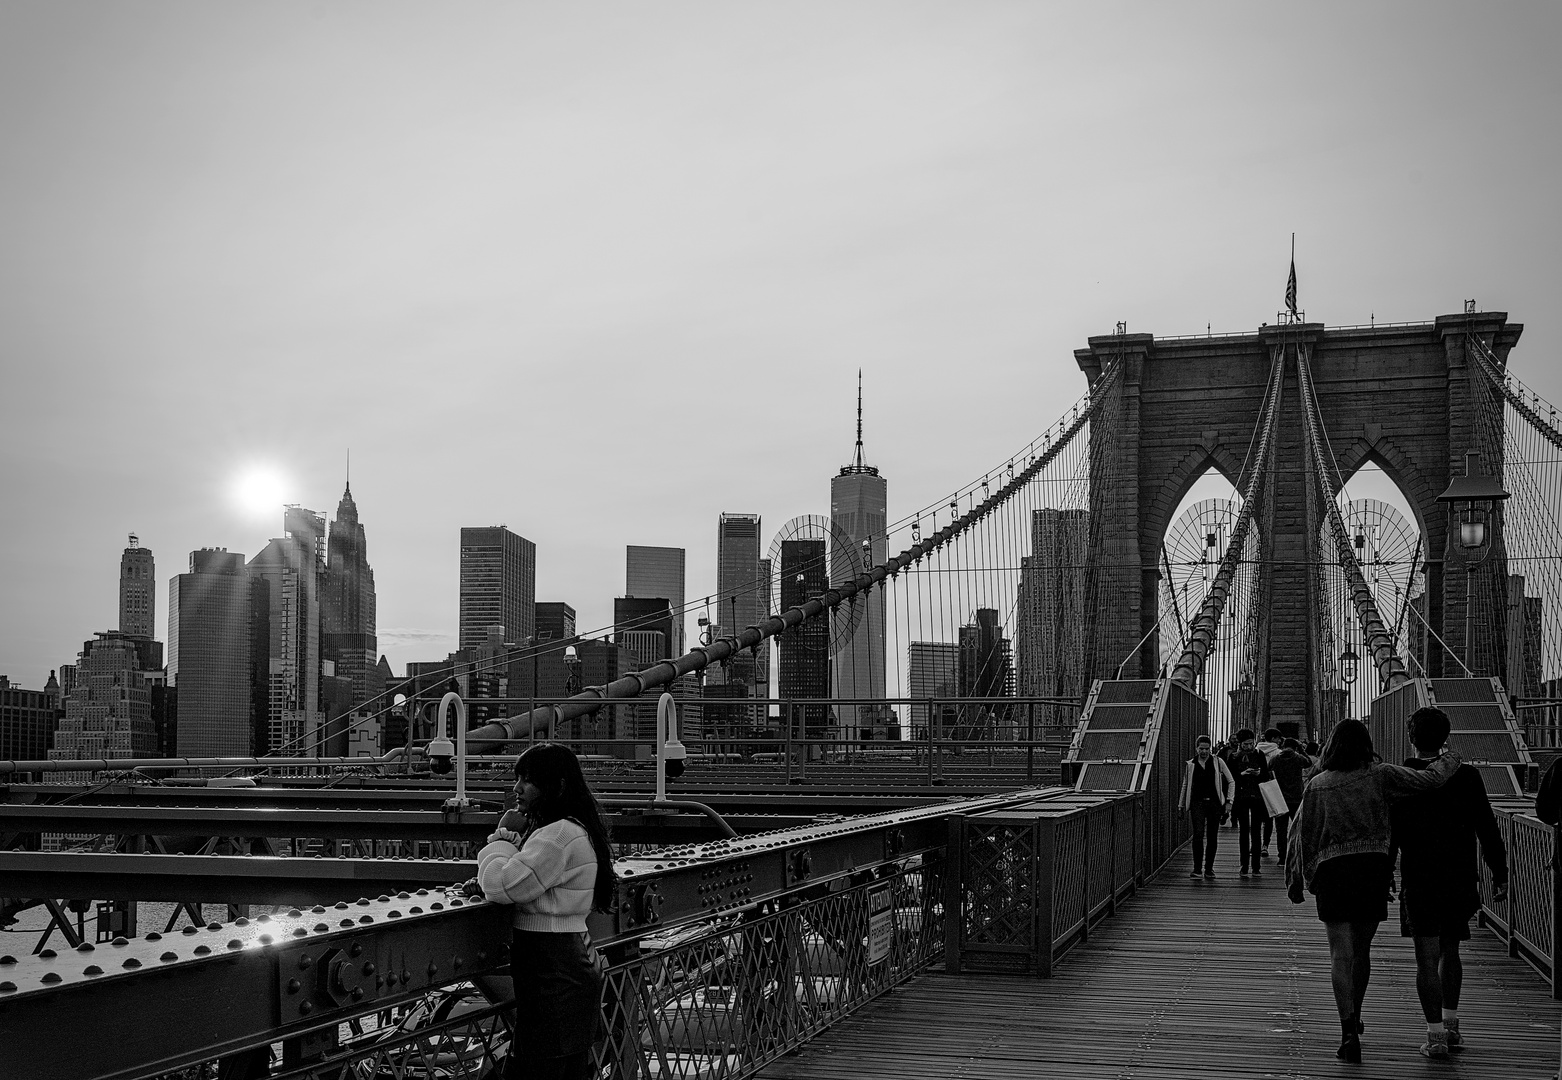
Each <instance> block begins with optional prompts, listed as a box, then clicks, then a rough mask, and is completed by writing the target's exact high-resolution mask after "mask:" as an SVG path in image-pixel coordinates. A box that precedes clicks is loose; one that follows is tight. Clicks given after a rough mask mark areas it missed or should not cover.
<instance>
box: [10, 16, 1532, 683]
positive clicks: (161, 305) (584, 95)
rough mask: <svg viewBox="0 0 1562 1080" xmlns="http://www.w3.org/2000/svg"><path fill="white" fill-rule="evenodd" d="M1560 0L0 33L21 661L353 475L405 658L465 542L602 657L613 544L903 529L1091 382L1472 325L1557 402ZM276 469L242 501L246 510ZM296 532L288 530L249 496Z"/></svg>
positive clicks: (22, 672) (451, 627) (58, 647)
mask: <svg viewBox="0 0 1562 1080" xmlns="http://www.w3.org/2000/svg"><path fill="white" fill-rule="evenodd" d="M1559 41H1562V5H1556V4H1551V3H1535V4H1504V5H1463V6H1452V5H1438V4H1429V3H1424V2H1420V3H1414V4H1403V5H1398V4H1396V5H1389V4H1377V5H1373V4H1366V5H1363V4H1356V3H1352V4H1340V5H1320V4H1306V5H1296V4H1287V5H1272V6H1270V7H1268V8H1266V9H1264V10H1260V9H1259V7H1258V5H1253V4H1233V5H1218V6H1194V5H1188V4H1176V5H1169V4H1144V5H1121V6H1109V5H1104V4H1091V5H1080V6H1078V7H1076V8H1072V9H1070V8H1062V7H1050V6H1044V5H1040V4H1000V3H974V2H970V0H963V2H961V3H946V4H936V5H934V4H914V3H909V2H906V0H896V2H892V3H882V4H880V3H826V4H808V3H795V2H790V3H785V4H779V3H778V4H760V3H742V4H730V3H707V4H679V3H659V4H595V5H579V4H565V3H559V4H525V3H496V4H474V3H442V4H391V3H383V2H376V3H372V4H369V3H362V4H348V3H299V4H288V3H266V4H248V5H238V4H220V5H217V4H206V3H192V4H175V3H157V2H146V3H136V4H79V3H59V2H48V3H21V2H17V0H3V2H0V387H3V391H4V403H5V414H4V416H5V418H4V424H3V426H0V505H3V506H4V515H5V523H6V527H5V528H4V529H3V530H0V672H3V673H7V674H9V675H11V677H12V678H13V680H15V681H17V682H20V683H21V684H22V685H25V686H29V687H37V686H40V685H41V684H42V682H43V680H44V679H45V678H46V676H47V673H48V671H49V670H50V669H51V668H57V667H58V666H59V665H60V664H62V663H69V662H73V661H74V658H75V655H76V652H77V650H78V649H79V648H80V646H81V642H82V640H83V639H85V638H87V637H89V636H90V635H91V634H92V632H93V631H95V630H102V629H107V628H110V627H112V626H114V625H115V622H116V618H117V615H116V611H117V584H116V583H117V578H118V565H119V553H120V550H121V549H122V548H123V547H124V545H125V536H126V534H127V533H129V532H136V533H137V534H139V536H140V537H141V540H142V542H143V544H145V545H147V546H150V547H151V548H152V549H153V550H154V552H155V553H156V558H157V570H158V578H159V581H158V609H159V610H158V629H159V634H160V636H161V635H162V634H163V633H164V632H165V628H166V619H167V579H168V577H169V576H170V575H172V574H175V573H179V572H182V571H183V570H185V569H186V564H187V560H188V555H189V552H190V551H191V549H193V548H198V547H204V546H223V547H227V548H228V549H229V550H235V551H241V552H243V553H245V555H246V556H252V555H254V554H255V553H256V552H257V551H259V550H260V548H261V547H262V546H264V544H265V542H266V539H267V538H268V537H270V536H273V535H275V534H277V533H278V532H279V531H280V529H281V509H280V505H279V504H280V503H281V502H283V501H286V502H300V503H303V504H305V505H307V506H309V507H312V508H315V509H317V510H321V511H330V512H334V510H335V506H336V502H337V499H338V498H339V497H340V494H341V490H342V483H343V474H344V460H345V457H346V454H347V451H348V449H349V448H350V449H351V452H352V486H353V493H354V495H355V496H356V497H357V502H358V506H359V510H360V512H361V515H362V520H363V522H364V525H365V527H366V528H367V531H368V544H369V556H370V561H371V562H372V564H373V566H374V569H375V574H376V577H377V582H378V589H379V625H380V643H381V650H382V651H383V652H385V653H387V654H388V655H389V656H390V658H391V660H392V662H393V663H394V664H395V666H396V668H397V670H398V671H399V670H400V669H401V666H402V665H403V664H404V663H405V662H406V661H407V660H409V659H440V658H443V656H444V655H445V653H446V652H447V651H448V650H449V649H451V648H453V647H454V645H455V636H456V622H457V593H456V586H457V565H458V552H457V536H458V532H457V531H458V529H459V528H460V526H462V525H487V524H496V523H501V522H502V523H505V524H508V525H509V526H510V528H512V529H514V530H515V531H517V532H520V533H521V534H523V535H525V536H527V537H529V538H530V539H532V540H533V541H535V542H536V544H537V548H538V569H537V597H538V599H539V600H566V601H568V602H570V603H573V604H574V605H575V606H576V608H577V609H578V610H579V612H580V617H581V626H582V628H583V629H584V628H592V627H598V626H601V625H603V624H604V623H607V622H610V621H611V598H612V597H613V596H614V595H616V594H618V593H621V592H622V590H623V586H624V545H625V544H630V543H636V544H661V545H672V546H680V547H685V548H687V549H688V551H689V562H688V568H689V581H688V595H689V596H690V597H691V598H692V597H699V596H701V595H703V594H704V593H707V592H709V591H711V590H712V589H713V588H714V585H715V533H716V518H717V515H718V514H719V513H720V512H722V511H737V512H748V513H760V514H762V515H764V519H765V531H766V536H767V544H768V536H769V534H770V533H771V532H772V531H774V530H775V529H776V528H778V527H779V526H780V525H781V524H782V523H783V522H785V521H786V520H787V519H788V518H790V517H792V516H794V515H797V514H804V513H827V512H828V482H829V478H830V476H831V475H832V474H833V473H834V472H835V471H836V470H837V469H838V468H839V467H840V466H841V465H842V464H844V463H846V462H847V461H848V460H849V458H850V454H851V450H852V441H853V422H854V417H853V409H854V400H853V394H854V390H855V381H856V375H857V369H858V368H859V367H861V368H862V369H863V372H864V382H865V387H866V396H867V401H866V431H865V436H866V450H867V459H868V460H869V461H870V462H871V463H872V464H875V465H877V466H879V467H880V469H881V470H882V471H883V472H884V474H885V475H886V476H887V478H888V481H889V495H890V516H891V518H895V517H897V516H899V515H900V514H902V513H905V512H907V511H909V510H911V509H913V508H914V507H916V506H920V505H923V504H926V503H928V502H931V501H933V500H936V499H939V498H940V497H942V496H944V495H946V494H947V493H948V492H949V491H951V490H953V489H954V488H956V487H957V486H959V485H960V484H962V483H964V482H966V481H969V480H970V479H972V478H973V477H976V476H979V475H980V474H982V473H983V472H985V471H986V470H988V469H989V468H992V467H993V466H994V465H995V464H997V463H999V462H1001V461H1002V460H1003V459H1004V458H1005V456H1006V455H1008V454H1009V453H1011V452H1012V451H1013V450H1014V449H1015V448H1017V447H1018V446H1020V445H1022V444H1023V443H1025V442H1026V441H1027V440H1029V439H1030V438H1031V437H1032V436H1034V435H1036V434H1038V433H1039V432H1040V431H1041V430H1042V429H1043V428H1044V427H1046V426H1047V425H1048V424H1049V423H1050V422H1051V421H1052V420H1054V419H1055V418H1056V417H1057V415H1058V414H1059V413H1060V411H1061V410H1062V409H1063V408H1064V407H1065V406H1066V405H1067V403H1069V402H1071V401H1073V400H1074V399H1075V398H1076V397H1077V396H1078V395H1079V393H1081V392H1082V391H1083V389H1084V379H1083V377H1082V376H1081V375H1080V374H1079V372H1078V370H1077V368H1076V367H1075V365H1074V362H1073V358H1072V350H1073V349H1075V348H1077V347H1080V346H1082V345H1083V344H1084V342H1085V339H1086V338H1087V337H1088V336H1090V335H1092V334H1101V333H1108V332H1110V331H1111V329H1112V326H1113V323H1114V322H1115V321H1116V320H1119V319H1125V320H1127V322H1128V326H1129V329H1130V330H1131V331H1134V332H1151V333H1157V334H1185V333H1192V332H1195V331H1202V330H1204V328H1205V326H1206V325H1211V326H1212V327H1213V328H1214V329H1215V330H1216V331H1221V330H1225V331H1245V330H1250V329H1252V328H1255V327H1256V326H1257V325H1258V324H1259V323H1261V322H1264V321H1273V320H1274V317H1275V312H1276V311H1277V310H1279V309H1280V307H1281V305H1282V297H1283V291H1284V285H1285V275H1286V261H1287V258H1288V245H1289V243H1290V236H1291V233H1292V232H1293V231H1294V232H1295V233H1296V236H1297V240H1296V244H1297V270H1298V274H1299V276H1300V282H1301V303H1302V306H1303V307H1304V308H1305V309H1306V310H1307V313H1308V316H1309V318H1310V319H1312V320H1314V321H1323V322H1327V323H1331V324H1336V325H1338V324H1351V323H1364V322H1367V321H1368V320H1369V318H1376V319H1377V320H1379V321H1387V320H1419V319H1428V318H1431V317H1433V316H1435V315H1438V314H1443V313H1448V312H1453V311H1457V310H1460V309H1461V305H1462V303H1463V301H1464V300H1465V299H1466V298H1472V297H1473V298H1475V299H1477V301H1478V302H1479V304H1480V305H1481V307H1482V308H1485V309H1500V310H1506V311H1508V312H1510V313H1511V316H1512V317H1513V318H1514V319H1515V320H1518V321H1522V322H1523V323H1525V324H1526V329H1525V333H1524V338H1523V341H1522V342H1521V344H1520V346H1519V348H1518V350H1517V351H1516V352H1515V353H1514V356H1513V360H1512V366H1513V369H1514V370H1515V371H1516V372H1518V373H1519V374H1520V376H1521V377H1522V378H1524V379H1525V380H1526V381H1528V382H1530V383H1531V384H1532V385H1534V386H1535V387H1537V388H1538V389H1539V390H1540V391H1541V392H1542V393H1543V394H1545V395H1546V396H1547V397H1549V398H1550V399H1552V400H1554V401H1556V400H1562V365H1558V363H1557V360H1556V356H1557V349H1558V344H1559V341H1562V314H1559V312H1558V305H1557V297H1558V296H1559V295H1562V243H1559V240H1562V236H1559V209H1558V207H1559V199H1558V197H1557V191H1558V177H1559V176H1562V149H1559V145H1562V143H1559V138H1558V136H1559V131H1558V125H1559V121H1558V117H1559V116H1562V108H1559V106H1562V101H1559V89H1562V74H1559V73H1562V65H1558V64H1557V63H1556V62H1555V55H1554V53H1555V49H1556V46H1557V43H1558V42H1559ZM256 469H261V470H270V471H271V472H272V473H273V474H275V475H277V476H278V477H280V478H281V483H280V484H279V485H278V487H277V489H276V490H275V491H274V492H272V493H271V495H270V496H269V497H268V499H265V500H262V501H261V505H259V506H257V505H255V502H256V499H255V498H254V492H251V493H250V497H249V498H247V499H241V498H238V497H237V496H236V494H235V492H236V489H237V488H238V487H239V486H240V484H241V481H242V480H243V478H244V477H246V476H248V475H250V473H251V472H252V471H253V470H256ZM272 499H274V501H270V500H272Z"/></svg>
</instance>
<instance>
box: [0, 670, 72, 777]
mask: <svg viewBox="0 0 1562 1080" xmlns="http://www.w3.org/2000/svg"><path fill="white" fill-rule="evenodd" d="M59 712H60V684H59V682H58V680H56V679H55V677H54V672H52V671H51V672H49V681H48V682H47V683H45V684H44V687H43V689H42V690H23V689H22V688H21V687H20V686H12V685H11V680H10V679H8V678H7V677H6V676H4V675H0V758H5V759H15V760H21V761H37V760H39V759H41V758H45V757H47V756H48V754H49V744H50V743H52V742H53V741H54V725H55V721H57V720H58V719H59Z"/></svg>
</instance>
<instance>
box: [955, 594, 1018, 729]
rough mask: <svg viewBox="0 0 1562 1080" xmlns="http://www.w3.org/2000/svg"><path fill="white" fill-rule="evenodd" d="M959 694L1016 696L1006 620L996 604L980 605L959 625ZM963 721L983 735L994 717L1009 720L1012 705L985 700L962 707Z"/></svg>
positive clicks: (970, 696) (971, 696) (991, 724)
mask: <svg viewBox="0 0 1562 1080" xmlns="http://www.w3.org/2000/svg"><path fill="white" fill-rule="evenodd" d="M960 696H961V697H963V698H996V697H1013V696H1014V662H1013V659H1012V656H1011V652H1010V645H1009V640H1008V638H1006V637H1005V636H1004V633H1003V622H1002V621H1001V620H1000V619H999V617H998V611H997V609H995V608H977V609H976V617H975V618H974V619H973V620H972V621H971V622H969V623H967V624H966V625H964V626H962V627H961V628H960ZM963 711H964V713H965V716H964V720H963V723H964V724H966V725H970V726H972V727H973V728H975V729H978V730H975V731H973V734H977V735H980V734H982V733H984V732H987V731H990V729H991V728H992V726H993V721H994V720H1007V719H1008V718H1009V717H1010V716H1011V715H1012V710H1011V709H1010V707H1008V706H1005V705H1000V704H998V703H995V702H984V703H982V704H979V705H975V706H972V707H969V708H966V709H964V710H963Z"/></svg>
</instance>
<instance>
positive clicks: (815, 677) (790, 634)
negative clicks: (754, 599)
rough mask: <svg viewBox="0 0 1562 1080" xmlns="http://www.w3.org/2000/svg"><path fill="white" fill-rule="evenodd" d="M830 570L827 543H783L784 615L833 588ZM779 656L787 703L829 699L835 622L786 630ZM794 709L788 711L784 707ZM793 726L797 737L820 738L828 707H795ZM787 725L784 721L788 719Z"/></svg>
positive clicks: (780, 679)
mask: <svg viewBox="0 0 1562 1080" xmlns="http://www.w3.org/2000/svg"><path fill="white" fill-rule="evenodd" d="M828 577H829V573H828V568H827V567H826V566H825V541H823V540H783V541H781V583H780V584H781V597H780V602H781V610H782V611H786V610H787V609H788V608H792V607H796V606H797V605H799V604H802V603H805V602H807V601H808V600H809V599H810V598H811V597H815V596H818V595H819V594H820V593H822V592H824V591H825V590H826V589H828V588H829V585H828ZM777 648H778V649H779V651H780V660H779V663H778V666H779V671H778V672H777V677H776V682H777V690H778V693H779V695H780V696H781V697H782V698H827V697H829V696H830V621H829V620H828V619H810V620H808V621H807V622H804V623H800V624H799V625H797V626H794V627H792V628H791V629H789V630H787V631H786V633H784V634H782V635H781V639H780V641H779V643H778V645H777ZM783 707H784V708H785V707H789V706H783ZM790 715H791V717H792V719H791V722H792V724H793V725H794V726H800V727H801V728H802V730H801V731H799V732H798V734H808V735H813V736H819V735H822V734H823V733H824V728H825V727H826V725H827V724H828V723H829V715H830V709H829V706H828V705H823V704H816V705H803V706H798V707H795V708H792V711H791V714H790ZM783 722H785V718H783Z"/></svg>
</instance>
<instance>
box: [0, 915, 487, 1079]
mask: <svg viewBox="0 0 1562 1080" xmlns="http://www.w3.org/2000/svg"><path fill="white" fill-rule="evenodd" d="M510 913H511V909H510V908H508V907H504V906H501V905H498V904H489V903H485V902H483V901H481V900H478V901H466V900H462V899H460V898H453V897H450V896H447V895H445V894H444V893H442V892H438V891H419V892H416V893H403V894H401V895H399V896H396V897H388V898H386V899H385V900H366V901H362V902H360V903H356V904H345V903H342V904H337V905H335V906H334V907H326V906H324V905H317V906H315V907H314V908H313V909H310V910H301V909H294V910H293V911H290V912H288V913H287V914H285V915H276V916H265V915H262V916H260V917H259V918H257V919H254V920H246V919H240V920H238V921H237V922H235V923H230V924H227V925H220V924H216V923H213V924H211V925H210V926H208V927H207V928H205V929H197V928H196V927H193V926H192V927H189V928H188V929H186V930H185V931H184V932H183V933H182V934H167V935H162V934H148V935H146V937H145V938H142V939H139V940H136V941H126V940H125V939H123V938H118V939H116V940H115V941H114V942H113V943H112V944H103V945H98V946H95V947H94V946H92V945H83V946H81V947H80V948H79V949H77V950H68V951H66V952H64V953H56V952H55V951H54V950H52V949H47V950H45V951H44V952H42V953H40V954H38V955H37V956H25V955H22V956H17V955H4V956H0V1046H3V1047H5V1050H4V1068H3V1071H4V1075H6V1076H14V1077H18V1078H21V1077H27V1078H28V1080H89V1078H103V1080H129V1078H132V1077H143V1076H151V1075H155V1074H157V1073H161V1072H166V1071H169V1070H172V1069H176V1068H180V1067H182V1066H185V1065H191V1064H194V1063H197V1062H202V1061H209V1060H211V1059H212V1058H215V1057H219V1056H221V1055H223V1054H229V1053H234V1052H237V1051H240V1050H244V1049H246V1048H249V1047H254V1046H263V1045H266V1044H267V1043H270V1042H275V1041H277V1040H279V1039H284V1038H290V1037H293V1036H296V1035H301V1034H304V1033H307V1032H309V1031H312V1030H316V1029H320V1028H331V1027H335V1026H336V1025H337V1024H339V1023H341V1022H342V1021H344V1020H346V1019H348V1018H350V1017H353V1016H358V1015H361V1014H363V1013H366V1012H373V1011H376V1010H378V1009H383V1008H387V1007H389V1006H391V1005H394V1004H396V1003H397V1002H399V1001H406V1000H408V999H411V998H414V997H417V996H418V995H420V994H423V993H425V992H427V991H428V990H429V989H431V988H433V987H438V986H443V985H446V984H448V983H450V982H453V981H455V980H457V979H462V978H468V977H470V976H472V975H477V974H481V973H483V972H485V971H491V970H493V969H495V968H497V967H499V966H501V965H503V964H505V963H507V962H508V953H507V946H508V943H509V930H510ZM88 1018H91V1024H89V1025H88V1026H93V1025H95V1026H96V1027H97V1029H98V1030H99V1031H100V1036H99V1037H83V1032H84V1031H85V1030H86V1028H84V1026H83V1025H84V1024H85V1023H87V1019H88ZM109 1031H112V1033H113V1034H112V1037H107V1035H106V1033H107V1032H109Z"/></svg>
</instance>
